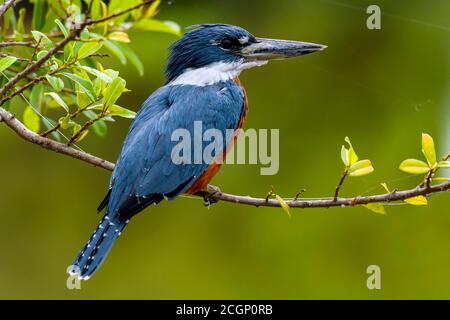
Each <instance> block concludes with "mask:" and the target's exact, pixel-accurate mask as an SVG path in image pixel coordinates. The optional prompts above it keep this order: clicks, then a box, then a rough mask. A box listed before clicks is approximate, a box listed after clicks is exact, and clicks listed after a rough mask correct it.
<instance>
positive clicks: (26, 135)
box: [0, 107, 450, 208]
mask: <svg viewBox="0 0 450 320" xmlns="http://www.w3.org/2000/svg"><path fill="white" fill-rule="evenodd" d="M0 121H3V122H5V123H6V125H7V126H8V127H10V128H11V129H12V130H14V132H16V133H17V134H18V135H19V136H20V137H21V138H23V139H24V140H26V141H29V142H31V143H34V144H37V145H39V146H41V147H42V148H45V149H47V150H51V151H55V152H58V153H62V154H65V155H67V156H69V157H72V158H75V159H78V160H81V161H84V162H86V163H89V164H91V165H94V166H97V167H101V168H103V169H106V170H109V171H112V170H113V169H114V164H113V163H111V162H108V161H106V160H104V159H101V158H98V157H96V156H93V155H91V154H88V153H86V152H82V151H78V150H76V149H74V148H72V147H70V146H67V145H66V144H63V143H59V142H56V141H54V140H51V139H48V138H46V137H42V136H40V135H39V134H36V133H34V132H32V131H30V130H28V129H27V128H26V127H25V126H24V125H23V124H22V123H21V122H20V121H19V120H17V119H16V118H15V117H14V115H12V114H11V113H10V112H8V111H6V110H5V109H3V108H1V107H0ZM448 190H450V181H447V182H444V183H441V184H438V185H434V186H433V185H430V186H427V185H423V186H418V187H416V188H414V189H409V190H403V191H396V192H390V193H385V194H378V195H372V196H364V197H359V196H357V197H353V198H337V199H334V198H325V199H315V200H299V199H295V198H294V199H286V200H285V201H286V203H287V204H288V205H289V207H291V208H329V207H346V206H356V205H363V204H368V203H378V202H392V201H401V200H405V199H408V198H412V197H416V196H427V195H429V194H432V193H439V192H444V191H448ZM206 194H207V196H208V198H209V199H211V200H215V201H224V202H231V203H235V204H242V205H250V206H255V207H281V205H280V202H279V201H278V200H276V199H269V198H267V199H266V198H253V197H250V196H238V195H233V194H228V193H224V192H222V191H220V190H218V188H216V187H213V186H208V189H207V190H206Z"/></svg>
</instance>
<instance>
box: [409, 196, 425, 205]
mask: <svg viewBox="0 0 450 320" xmlns="http://www.w3.org/2000/svg"><path fill="white" fill-rule="evenodd" d="M405 202H407V203H409V204H412V205H414V206H426V205H427V204H428V201H427V198H425V197H424V196H417V197H412V198H408V199H405Z"/></svg>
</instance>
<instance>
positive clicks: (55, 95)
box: [44, 92, 69, 112]
mask: <svg viewBox="0 0 450 320" xmlns="http://www.w3.org/2000/svg"><path fill="white" fill-rule="evenodd" d="M44 95H46V96H51V97H52V98H53V99H54V100H55V101H56V102H57V103H58V104H59V105H60V106H61V107H63V108H64V110H66V112H69V107H68V106H67V104H66V103H65V102H64V100H63V99H62V98H61V97H60V96H59V95H58V94H57V93H56V92H46V93H44Z"/></svg>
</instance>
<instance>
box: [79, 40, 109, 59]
mask: <svg viewBox="0 0 450 320" xmlns="http://www.w3.org/2000/svg"><path fill="white" fill-rule="evenodd" d="M102 46H103V43H102V42H100V41H98V42H97V41H95V42H86V43H84V44H83V45H82V46H81V47H80V49H79V50H78V59H80V60H81V59H84V58H86V57H89V56H90V55H91V54H94V53H96V52H97V51H98V50H100V49H101V47H102Z"/></svg>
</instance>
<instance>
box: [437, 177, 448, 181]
mask: <svg viewBox="0 0 450 320" xmlns="http://www.w3.org/2000/svg"><path fill="white" fill-rule="evenodd" d="M449 180H450V178H446V177H434V178H433V181H435V182H440V181H444V182H445V181H449Z"/></svg>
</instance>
